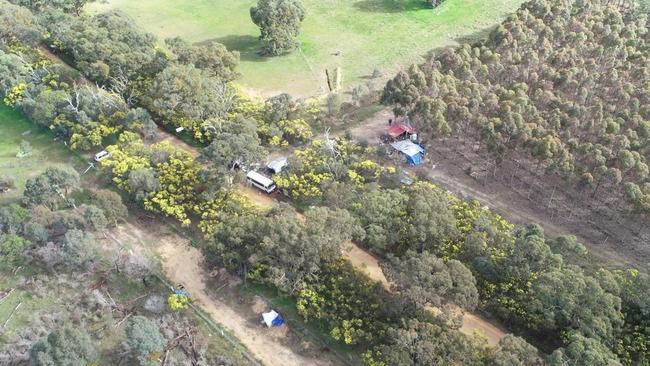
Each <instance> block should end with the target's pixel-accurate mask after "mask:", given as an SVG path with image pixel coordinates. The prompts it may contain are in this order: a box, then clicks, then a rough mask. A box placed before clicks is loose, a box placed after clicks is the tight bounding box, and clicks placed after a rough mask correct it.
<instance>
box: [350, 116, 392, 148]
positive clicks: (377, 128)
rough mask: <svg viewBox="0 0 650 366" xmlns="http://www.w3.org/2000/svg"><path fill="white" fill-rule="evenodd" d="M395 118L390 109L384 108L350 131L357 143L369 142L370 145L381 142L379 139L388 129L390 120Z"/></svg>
mask: <svg viewBox="0 0 650 366" xmlns="http://www.w3.org/2000/svg"><path fill="white" fill-rule="evenodd" d="M391 118H395V117H394V116H393V112H392V111H391V109H390V108H384V109H382V110H380V111H379V112H377V113H375V114H373V115H372V116H371V117H370V118H368V119H367V120H366V121H365V122H363V123H362V124H361V125H359V126H357V127H354V128H353V129H351V130H350V132H351V133H352V137H353V138H354V139H355V140H357V141H360V142H361V141H367V142H368V143H370V144H375V143H378V142H379V138H380V137H381V135H383V134H384V130H385V129H386V127H388V120H389V119H391Z"/></svg>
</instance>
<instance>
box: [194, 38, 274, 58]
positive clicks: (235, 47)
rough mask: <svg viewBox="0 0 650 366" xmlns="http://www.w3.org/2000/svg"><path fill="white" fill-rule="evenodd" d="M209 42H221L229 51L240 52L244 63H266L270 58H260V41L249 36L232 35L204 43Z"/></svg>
mask: <svg viewBox="0 0 650 366" xmlns="http://www.w3.org/2000/svg"><path fill="white" fill-rule="evenodd" d="M209 41H215V42H219V43H221V44H223V45H224V46H226V48H227V49H228V50H229V51H238V52H239V56H240V59H241V60H242V61H255V62H265V61H267V60H268V57H263V56H260V55H259V53H258V51H259V49H260V41H259V39H258V38H257V37H254V36H251V35H249V34H231V35H229V36H224V37H219V38H212V39H209V40H207V41H203V42H209ZM203 42H200V43H203ZM200 43H199V44H200Z"/></svg>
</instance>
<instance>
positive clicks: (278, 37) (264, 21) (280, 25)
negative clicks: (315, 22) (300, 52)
mask: <svg viewBox="0 0 650 366" xmlns="http://www.w3.org/2000/svg"><path fill="white" fill-rule="evenodd" d="M250 14H251V19H252V20H253V23H255V25H257V26H258V27H260V33H261V34H260V41H262V53H263V54H265V55H269V56H278V55H281V54H283V53H286V52H289V51H293V50H294V49H295V48H296V47H298V46H299V43H298V42H297V41H296V39H295V38H296V37H298V35H299V34H300V23H301V22H302V21H303V20H304V19H305V8H304V7H303V5H302V3H301V2H300V0H259V1H258V3H257V6H254V7H252V8H251V10H250Z"/></svg>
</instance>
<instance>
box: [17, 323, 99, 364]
mask: <svg viewBox="0 0 650 366" xmlns="http://www.w3.org/2000/svg"><path fill="white" fill-rule="evenodd" d="M29 355H30V359H31V362H32V364H33V365H34V366H71V365H92V364H94V363H95V362H97V361H98V359H99V354H98V353H97V351H96V349H95V346H94V345H93V343H92V341H91V340H90V336H88V334H87V333H86V332H85V331H84V330H83V329H81V328H79V327H76V328H72V327H66V328H63V329H60V330H56V331H54V332H52V333H50V334H49V335H48V336H47V338H45V339H42V340H40V341H38V342H36V343H34V345H33V346H32V348H31V349H30V351H29Z"/></svg>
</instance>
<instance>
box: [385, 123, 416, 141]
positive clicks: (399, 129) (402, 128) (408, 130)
mask: <svg viewBox="0 0 650 366" xmlns="http://www.w3.org/2000/svg"><path fill="white" fill-rule="evenodd" d="M414 133H415V130H414V129H413V127H411V126H407V125H405V124H403V123H394V124H393V125H392V126H390V127H388V128H386V134H387V135H388V136H390V137H392V138H394V139H396V138H399V137H400V136H403V135H406V136H409V135H412V134H414Z"/></svg>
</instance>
